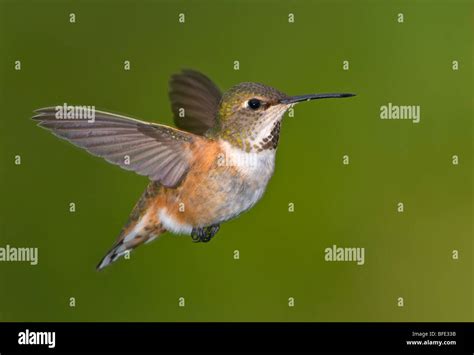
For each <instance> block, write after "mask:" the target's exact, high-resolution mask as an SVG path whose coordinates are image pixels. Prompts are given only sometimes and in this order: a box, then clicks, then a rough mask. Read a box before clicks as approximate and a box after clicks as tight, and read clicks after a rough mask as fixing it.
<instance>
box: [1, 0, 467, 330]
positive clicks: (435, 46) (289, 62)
mask: <svg viewBox="0 0 474 355" xmlns="http://www.w3.org/2000/svg"><path fill="white" fill-rule="evenodd" d="M70 13H75V15H76V23H74V24H71V23H69V14H70ZM179 13H185V16H186V22H185V24H180V23H179V22H178V14H179ZM289 13H293V14H294V16H295V23H288V14H289ZM398 13H403V14H404V23H398V22H397V14H398ZM473 21H474V6H473V2H472V1H469V2H459V1H444V2H428V1H383V2H382V1H357V2H356V1H255V0H252V1H217V0H216V1H125V2H124V1H122V2H117V1H113V2H112V1H110V2H109V1H94V2H93V1H17V0H15V1H6V0H0V54H1V58H0V107H1V109H2V114H1V117H0V129H1V131H0V132H1V139H0V153H1V161H0V179H1V180H0V182H1V184H0V193H1V195H0V196H1V199H0V201H1V204H0V247H4V246H5V245H6V244H10V245H12V246H16V247H38V248H39V264H38V265H37V266H30V265H29V264H26V263H12V262H2V263H0V285H1V286H0V320H1V321H473V320H474V314H473V308H474V307H473V262H472V256H473V223H472V217H473V207H472V202H473V188H472V186H473V184H472V182H473V169H472V163H473V161H472V157H473V145H472V137H473V129H472V119H473V100H472V95H473V68H472V64H473V46H474V42H473V23H474V22H473ZM16 60H21V63H22V69H21V71H15V70H14V62H15V61H16ZM125 60H130V61H131V70H130V71H124V70H123V62H124V61H125ZM234 60H239V61H240V70H238V71H235V70H234V68H233V64H234V63H233V62H234ZM344 60H348V61H349V62H350V70H349V71H344V70H342V62H343V61H344ZM453 60H458V61H459V70H458V71H453V70H452V61H453ZM181 68H194V69H197V70H200V71H202V72H204V73H206V74H207V75H209V76H210V77H211V78H213V80H214V81H215V82H216V83H217V84H218V85H219V86H220V87H221V88H223V89H227V88H229V87H230V86H232V85H234V84H236V83H239V82H242V81H258V82H263V83H266V84H268V85H272V86H275V87H277V88H278V89H280V90H282V91H284V92H286V93H288V94H306V93H311V92H331V91H332V92H334V91H349V92H356V93H357V94H358V96H357V97H355V98H351V99H345V100H322V101H317V102H312V103H305V104H301V105H299V106H297V107H296V108H295V117H287V118H286V119H285V121H284V124H283V129H282V136H281V144H280V146H279V150H278V154H277V164H276V171H275V175H274V177H273V178H272V180H271V181H270V184H269V186H268V189H267V192H266V194H265V195H264V198H263V199H262V200H261V201H260V203H258V204H257V205H256V206H255V207H254V208H253V209H252V210H251V211H249V212H248V213H246V214H244V215H242V216H241V217H240V218H238V219H236V220H233V221H231V222H228V223H226V224H224V225H223V226H222V229H221V231H220V232H219V234H217V236H216V237H215V238H214V239H213V240H212V242H210V243H208V244H202V243H201V244H199V243H198V244H195V243H192V242H191V239H190V238H189V237H183V236H180V237H178V236H172V235H169V234H166V235H164V236H163V237H162V238H161V239H160V240H158V241H156V242H154V243H152V244H150V245H147V246H145V247H141V248H139V249H137V250H136V251H135V252H134V253H132V255H131V258H130V260H121V261H119V262H117V263H116V264H114V265H112V266H111V267H109V268H107V269H106V270H104V271H103V272H100V273H99V272H96V271H95V269H94V268H95V265H96V264H97V262H98V261H99V260H100V258H101V257H102V256H103V255H104V254H105V252H106V251H107V250H108V249H109V248H110V246H111V245H112V243H113V242H114V240H115V238H116V236H117V235H118V233H119V231H120V229H121V227H122V226H123V224H124V223H125V221H126V220H127V217H128V214H129V212H130V211H131V209H132V207H133V205H134V204H135V202H136V200H137V199H138V198H139V196H140V195H141V193H142V191H143V190H144V189H145V187H146V185H147V179H146V178H144V177H140V176H138V175H135V174H134V173H131V172H126V171H124V170H121V169H120V168H118V167H115V166H112V165H110V164H108V163H106V162H105V161H102V160H101V159H99V158H95V157H92V156H90V155H89V154H87V153H86V152H84V151H81V150H79V149H78V148H75V147H74V146H72V145H71V144H68V143H67V142H64V141H61V140H59V139H57V138H55V137H54V136H53V135H51V134H50V133H48V132H47V131H45V130H42V129H40V128H37V127H36V126H35V124H34V123H33V121H31V120H30V119H29V118H30V117H31V116H32V111H33V110H34V109H36V108H40V107H44V106H52V105H57V104H62V103H64V102H67V103H68V104H80V105H95V106H96V108H97V109H101V110H109V111H112V112H118V113H122V114H127V115H130V116H132V117H136V118H141V119H144V120H149V121H153V122H160V123H165V124H171V123H172V119H171V117H172V115H171V110H170V107H169V102H168V96H167V81H168V78H169V76H170V75H171V74H173V73H175V72H177V71H179V70H180V69H181ZM388 102H392V103H394V104H397V105H420V106H421V122H420V123H418V124H413V123H412V122H410V121H408V120H407V121H387V120H381V119H380V118H379V110H380V106H381V105H386V104H387V103H388ZM345 154H347V155H349V156H350V165H348V166H345V165H343V164H342V156H343V155H345ZM454 154H456V155H458V156H459V159H460V160H459V161H460V163H459V165H458V166H454V165H452V163H451V157H452V155H454ZM15 155H21V159H22V164H21V165H19V166H17V165H15V164H14V158H15ZM70 202H75V203H76V206H77V207H76V208H77V209H76V212H75V213H70V212H69V203H70ZM398 202H404V203H405V212H404V213H398V212H397V211H396V207H397V203H398ZM289 203H294V204H295V211H294V212H293V213H290V212H288V204H289ZM333 244H336V245H337V246H342V247H365V248H366V250H365V253H366V257H365V259H366V260H365V265H363V266H357V265H356V264H355V263H353V262H346V263H344V262H340V263H331V262H326V261H324V249H325V248H327V247H331V246H332V245H333ZM454 249H456V250H459V256H460V257H459V260H453V259H452V251H453V250H454ZM234 250H239V251H240V259H239V260H234V258H233V255H234ZM70 297H74V298H75V299H76V307H75V308H71V307H69V299H70ZM179 297H184V298H185V302H186V306H185V307H178V298H179ZM289 297H294V299H295V306H294V307H292V308H291V307H288V298H289ZM398 297H403V298H404V301H405V306H404V307H403V308H400V307H398V306H397V298H398Z"/></svg>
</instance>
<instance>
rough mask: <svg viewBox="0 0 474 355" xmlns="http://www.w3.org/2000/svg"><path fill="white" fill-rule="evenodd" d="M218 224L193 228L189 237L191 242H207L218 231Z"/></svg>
mask: <svg viewBox="0 0 474 355" xmlns="http://www.w3.org/2000/svg"><path fill="white" fill-rule="evenodd" d="M219 228H220V225H219V224H213V225H212V226H209V227H203V228H193V230H192V232H191V238H192V239H193V242H195V243H197V242H203V243H207V242H208V241H210V240H211V238H212V237H213V236H215V235H216V233H217V232H218V231H219Z"/></svg>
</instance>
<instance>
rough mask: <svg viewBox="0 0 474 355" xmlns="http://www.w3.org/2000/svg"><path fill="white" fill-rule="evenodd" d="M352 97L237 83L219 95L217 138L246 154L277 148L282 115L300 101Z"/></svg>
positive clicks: (343, 94)
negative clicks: (294, 93)
mask: <svg viewBox="0 0 474 355" xmlns="http://www.w3.org/2000/svg"><path fill="white" fill-rule="evenodd" d="M349 96H354V95H353V94H345V93H340V94H310V95H300V96H288V95H286V94H284V93H282V92H280V91H278V90H277V89H274V88H272V87H270V86H266V85H263V84H259V83H249V82H246V83H240V84H238V85H235V86H234V87H232V88H231V89H229V90H228V91H227V92H225V93H224V95H223V96H222V99H221V102H220V106H219V111H218V114H217V116H218V122H219V128H220V129H219V133H218V135H219V137H220V138H222V139H224V140H226V141H228V142H229V143H230V144H232V145H233V146H236V147H238V148H240V149H242V150H245V151H247V152H259V151H262V150H266V149H276V147H277V145H278V140H279V135H280V123H281V120H282V118H283V115H284V114H285V112H286V111H287V110H288V109H289V108H290V107H292V106H293V105H295V104H297V103H298V102H302V101H309V100H314V99H323V98H338V97H349Z"/></svg>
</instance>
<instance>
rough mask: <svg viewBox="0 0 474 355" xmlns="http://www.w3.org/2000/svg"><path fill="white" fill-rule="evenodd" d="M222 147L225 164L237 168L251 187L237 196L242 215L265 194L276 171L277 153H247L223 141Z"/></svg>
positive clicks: (268, 151) (271, 151)
mask: <svg viewBox="0 0 474 355" xmlns="http://www.w3.org/2000/svg"><path fill="white" fill-rule="evenodd" d="M221 145H222V147H223V150H224V154H225V163H226V164H229V165H231V166H233V167H236V168H237V169H238V170H239V172H240V173H241V174H242V176H243V177H244V179H245V182H246V183H247V184H248V185H249V186H251V188H249V189H247V190H248V191H243V192H242V194H241V195H240V196H236V199H237V201H236V203H237V204H240V206H239V207H240V208H239V210H240V211H239V212H238V213H241V212H243V211H245V210H247V209H249V208H250V207H252V206H253V205H254V204H255V203H256V202H257V201H258V200H260V198H261V197H262V195H263V193H264V192H265V189H266V187H267V184H268V181H269V180H270V178H271V177H272V175H273V171H274V169H275V153H276V151H275V150H273V149H272V150H270V149H268V150H263V151H261V152H245V151H243V150H241V149H239V148H235V147H233V146H232V145H231V144H229V143H228V142H225V141H221ZM238 213H237V214H238Z"/></svg>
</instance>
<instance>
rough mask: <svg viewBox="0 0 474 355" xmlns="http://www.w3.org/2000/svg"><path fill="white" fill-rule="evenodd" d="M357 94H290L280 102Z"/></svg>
mask: <svg viewBox="0 0 474 355" xmlns="http://www.w3.org/2000/svg"><path fill="white" fill-rule="evenodd" d="M351 96H355V94H350V93H334V94H309V95H298V96H290V97H287V98H285V99H281V100H280V103H282V104H294V103H297V102H301V101H310V100H317V99H333V98H336V99H338V98H342V97H351Z"/></svg>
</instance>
